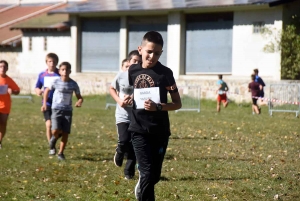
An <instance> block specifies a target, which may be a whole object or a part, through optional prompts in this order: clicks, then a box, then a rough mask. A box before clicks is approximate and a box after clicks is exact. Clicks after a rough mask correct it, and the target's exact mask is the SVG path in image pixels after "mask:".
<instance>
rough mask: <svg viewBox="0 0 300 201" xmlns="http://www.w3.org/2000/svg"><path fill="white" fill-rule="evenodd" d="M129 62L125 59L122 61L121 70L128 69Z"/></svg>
mask: <svg viewBox="0 0 300 201" xmlns="http://www.w3.org/2000/svg"><path fill="white" fill-rule="evenodd" d="M129 66H130V65H129V62H128V61H126V62H124V63H123V66H122V71H127V70H128V69H129Z"/></svg>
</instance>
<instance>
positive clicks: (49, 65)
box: [46, 58, 57, 69]
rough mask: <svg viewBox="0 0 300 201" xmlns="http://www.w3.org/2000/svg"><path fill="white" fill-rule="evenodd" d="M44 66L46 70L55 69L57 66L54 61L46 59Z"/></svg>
mask: <svg viewBox="0 0 300 201" xmlns="http://www.w3.org/2000/svg"><path fill="white" fill-rule="evenodd" d="M46 64H47V66H48V69H55V68H56V65H57V63H56V61H55V60H54V59H52V58H47V59H46Z"/></svg>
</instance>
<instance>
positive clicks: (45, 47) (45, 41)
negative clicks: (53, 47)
mask: <svg viewBox="0 0 300 201" xmlns="http://www.w3.org/2000/svg"><path fill="white" fill-rule="evenodd" d="M44 51H47V37H44Z"/></svg>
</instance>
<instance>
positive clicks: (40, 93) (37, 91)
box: [34, 87, 43, 96]
mask: <svg viewBox="0 0 300 201" xmlns="http://www.w3.org/2000/svg"><path fill="white" fill-rule="evenodd" d="M34 91H35V93H36V95H38V96H41V95H42V94H43V90H41V89H40V88H38V87H37V88H35V89H34Z"/></svg>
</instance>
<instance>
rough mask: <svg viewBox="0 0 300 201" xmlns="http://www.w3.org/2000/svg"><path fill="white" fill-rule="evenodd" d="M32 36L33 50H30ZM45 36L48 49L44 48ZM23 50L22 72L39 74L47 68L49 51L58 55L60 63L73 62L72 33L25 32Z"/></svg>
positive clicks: (21, 56)
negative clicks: (46, 61) (46, 60)
mask: <svg viewBox="0 0 300 201" xmlns="http://www.w3.org/2000/svg"><path fill="white" fill-rule="evenodd" d="M30 38H31V41H32V42H31V44H32V45H31V50H29V45H30ZM44 38H47V49H46V50H45V49H44V43H45V41H44ZM22 47H23V52H22V54H20V56H19V65H18V67H17V68H18V71H19V72H20V73H27V74H31V73H33V74H38V73H39V72H41V71H43V70H45V69H46V68H47V66H46V63H45V57H46V55H47V54H48V53H49V52H53V53H55V54H57V55H58V57H59V63H61V62H62V61H68V62H71V48H70V47H71V37H70V33H49V32H47V33H46V32H44V33H43V32H40V33H26V32H25V33H24V35H23V37H22Z"/></svg>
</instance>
